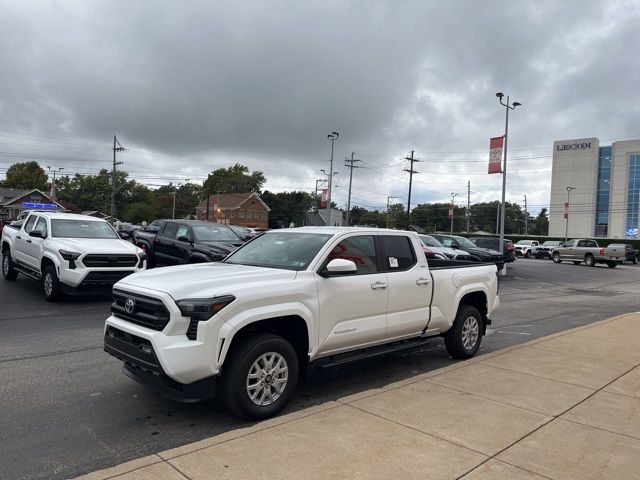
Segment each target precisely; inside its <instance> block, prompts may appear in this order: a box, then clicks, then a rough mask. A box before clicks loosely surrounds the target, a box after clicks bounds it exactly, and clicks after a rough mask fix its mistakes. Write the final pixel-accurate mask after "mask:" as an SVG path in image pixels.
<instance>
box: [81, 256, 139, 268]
mask: <svg viewBox="0 0 640 480" xmlns="http://www.w3.org/2000/svg"><path fill="white" fill-rule="evenodd" d="M82 263H83V264H84V265H85V266H86V267H135V266H136V264H137V263H138V257H137V256H135V255H109V254H97V253H96V254H90V255H86V256H85V257H84V258H83V259H82Z"/></svg>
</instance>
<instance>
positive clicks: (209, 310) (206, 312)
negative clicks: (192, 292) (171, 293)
mask: <svg viewBox="0 0 640 480" xmlns="http://www.w3.org/2000/svg"><path fill="white" fill-rule="evenodd" d="M235 299H236V297H234V296H233V295H224V296H222V297H214V298H189V299H186V300H178V301H177V302H176V305H178V308H179V309H180V313H181V314H182V316H184V317H189V318H190V319H191V320H196V321H199V322H202V321H204V320H209V319H210V318H211V317H213V316H214V315H215V314H216V313H218V312H219V311H220V310H222V309H223V308H224V307H226V306H227V305H229V304H230V303H231V302H233V301H234V300H235Z"/></svg>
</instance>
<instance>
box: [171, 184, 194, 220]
mask: <svg viewBox="0 0 640 480" xmlns="http://www.w3.org/2000/svg"><path fill="white" fill-rule="evenodd" d="M189 180H190V179H189V178H187V179H185V183H189ZM180 186H182V184H181V183H178V184H176V188H174V189H173V214H172V216H171V218H176V193H178V187H180Z"/></svg>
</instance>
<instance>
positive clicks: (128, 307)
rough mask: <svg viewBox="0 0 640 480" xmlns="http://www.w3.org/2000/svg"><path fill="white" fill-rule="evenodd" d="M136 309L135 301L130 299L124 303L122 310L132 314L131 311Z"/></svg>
mask: <svg viewBox="0 0 640 480" xmlns="http://www.w3.org/2000/svg"><path fill="white" fill-rule="evenodd" d="M135 308H136V302H135V300H133V299H131V298H127V301H126V302H124V310H125V312H127V313H133V310H134V309H135Z"/></svg>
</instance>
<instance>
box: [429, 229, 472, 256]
mask: <svg viewBox="0 0 640 480" xmlns="http://www.w3.org/2000/svg"><path fill="white" fill-rule="evenodd" d="M418 238H419V239H420V241H421V242H422V245H423V247H426V248H427V249H428V250H430V251H432V252H433V253H435V254H439V255H442V256H443V257H444V258H448V259H449V260H455V259H456V258H457V259H459V260H462V259H466V258H465V256H466V257H468V256H469V254H468V253H467V252H465V251H464V250H457V249H453V248H449V247H445V246H444V245H443V244H442V243H440V242H439V241H438V240H436V239H435V238H433V237H432V236H431V235H424V234H420V235H418Z"/></svg>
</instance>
